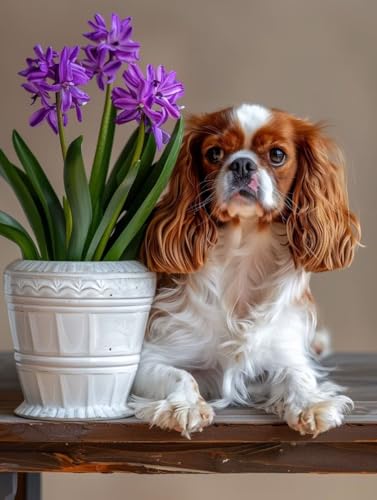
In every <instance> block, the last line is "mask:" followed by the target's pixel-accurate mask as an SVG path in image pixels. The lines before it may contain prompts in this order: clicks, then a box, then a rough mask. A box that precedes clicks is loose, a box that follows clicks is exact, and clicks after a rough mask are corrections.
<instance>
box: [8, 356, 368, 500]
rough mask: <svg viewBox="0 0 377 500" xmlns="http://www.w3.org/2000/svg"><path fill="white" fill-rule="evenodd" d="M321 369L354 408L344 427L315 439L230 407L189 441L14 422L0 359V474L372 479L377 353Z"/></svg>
mask: <svg viewBox="0 0 377 500" xmlns="http://www.w3.org/2000/svg"><path fill="white" fill-rule="evenodd" d="M324 364H325V365H326V366H335V367H336V370H335V371H334V372H333V375H332V378H333V379H334V380H336V381H337V382H338V383H340V384H342V385H345V386H347V387H348V388H349V389H348V394H349V395H350V396H351V398H352V399H353V400H354V401H355V403H356V408H355V410H354V412H353V413H352V414H351V415H349V416H348V417H347V419H346V423H345V425H343V426H342V427H340V428H337V429H333V430H331V431H329V432H327V433H325V434H321V435H320V436H318V437H317V438H316V439H312V438H311V437H310V436H304V437H302V436H300V435H299V434H298V433H296V432H294V431H292V430H291V429H289V428H288V427H287V425H285V424H284V423H281V422H279V420H278V419H277V418H276V417H274V416H273V415H265V414H263V413H261V412H257V411H254V410H252V409H249V408H231V409H227V410H225V411H222V412H221V413H219V414H218V415H217V417H216V420H215V423H214V425H212V426H211V427H209V428H207V429H205V430H204V431H203V432H202V433H197V434H194V435H193V436H192V439H191V441H189V440H187V439H185V438H182V437H181V436H180V435H179V434H178V433H176V432H166V431H162V430H160V429H157V428H153V429H149V428H148V425H146V424H144V423H142V422H140V421H138V420H136V419H134V418H128V419H124V420H113V421H97V422H69V423H67V422H56V421H55V422H53V421H52V422H47V421H38V420H26V419H22V418H19V417H16V416H15V415H13V413H12V410H13V409H14V408H15V407H16V406H17V405H18V404H19V403H20V401H21V398H22V396H21V392H20V388H19V385H18V381H17V376H16V372H15V367H14V362H13V358H12V355H11V354H0V472H17V473H25V472H34V473H35V472H37V473H39V472H49V471H51V472H119V471H122V472H138V473H176V472H186V473H187V472H197V473H205V472H221V473H224V472H342V473H344V472H348V473H351V472H369V473H373V472H377V353H376V354H336V355H333V356H331V357H330V358H327V359H326V361H325V363H324ZM23 477H24V476H21V478H23ZM19 498H21V497H19Z"/></svg>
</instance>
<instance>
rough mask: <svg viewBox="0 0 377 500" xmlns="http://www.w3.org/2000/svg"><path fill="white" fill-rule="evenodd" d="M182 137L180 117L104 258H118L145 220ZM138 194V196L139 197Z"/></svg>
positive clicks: (172, 165) (170, 169)
mask: <svg viewBox="0 0 377 500" xmlns="http://www.w3.org/2000/svg"><path fill="white" fill-rule="evenodd" d="M182 138H183V119H182V118H180V119H179V121H178V122H177V124H176V126H175V128H174V131H173V134H172V136H171V139H170V141H169V144H168V145H167V146H166V148H165V151H164V152H163V154H162V156H161V158H160V160H159V161H158V162H157V164H156V166H155V168H154V172H153V173H154V174H155V175H154V176H153V175H151V176H150V178H149V179H148V181H147V182H146V183H145V185H144V188H143V189H142V190H141V193H140V196H141V194H143V195H144V197H143V198H142V201H141V203H140V204H138V205H136V204H135V203H134V202H133V204H132V209H130V211H129V213H127V215H126V218H128V217H129V216H130V217H131V218H130V220H129V221H128V223H127V226H126V227H125V228H124V229H123V231H122V232H121V234H120V235H119V237H118V238H117V239H116V241H115V242H114V244H113V245H112V246H111V248H110V249H109V251H108V252H107V253H106V255H105V257H104V260H114V261H117V260H119V259H120V257H121V256H122V254H123V253H124V252H125V250H126V248H127V246H128V245H129V244H130V242H131V241H132V240H133V239H134V237H135V236H136V234H137V233H138V232H139V230H140V229H141V227H142V226H143V225H144V223H145V222H146V221H147V219H148V217H149V215H150V214H151V212H152V210H153V208H154V207H155V205H156V203H157V201H158V199H159V197H160V195H161V193H162V191H163V190H164V189H165V187H166V185H167V183H168V181H169V179H170V175H171V173H172V170H173V168H174V165H175V163H176V161H177V158H178V153H179V150H180V146H181V143H182ZM140 196H139V197H140ZM129 214H130V215H129Z"/></svg>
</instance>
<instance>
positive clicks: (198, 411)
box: [132, 393, 215, 439]
mask: <svg viewBox="0 0 377 500" xmlns="http://www.w3.org/2000/svg"><path fill="white" fill-rule="evenodd" d="M132 406H133V407H134V409H135V415H136V417H138V418H141V419H142V420H146V421H147V422H149V423H150V425H151V426H157V427H160V428H161V429H166V430H175V431H178V432H180V433H181V435H182V436H184V437H186V438H188V439H190V434H191V433H192V432H201V431H202V430H203V429H204V427H207V426H208V425H210V424H211V423H212V422H213V419H214V416H215V413H214V411H213V409H212V407H211V406H210V405H209V404H208V403H206V402H205V401H204V399H203V398H202V397H201V396H199V397H198V398H196V400H195V401H189V400H187V399H182V398H181V397H178V396H177V395H176V394H174V393H173V394H170V395H169V397H168V398H167V399H163V400H160V401H153V402H148V403H147V404H141V405H140V404H138V403H137V402H136V403H135V402H134V404H133V405H132Z"/></svg>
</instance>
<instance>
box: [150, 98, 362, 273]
mask: <svg viewBox="0 0 377 500" xmlns="http://www.w3.org/2000/svg"><path fill="white" fill-rule="evenodd" d="M251 217H254V218H257V219H258V222H259V223H260V224H259V226H260V227H261V228H263V227H265V225H266V224H270V223H271V222H274V221H280V222H282V223H284V224H285V226H286V233H287V238H288V243H289V245H290V249H291V252H292V255H293V258H294V261H295V263H296V266H301V267H303V268H305V269H306V270H307V271H313V272H319V271H326V270H331V269H337V268H342V267H345V266H348V265H349V264H350V263H351V261H352V259H353V255H354V249H355V246H356V245H357V243H358V242H359V239H360V228H359V223H358V220H357V218H356V217H355V215H354V214H352V213H351V212H350V210H349V206H348V197H347V191H346V185H345V180H344V168H343V163H342V159H341V155H340V153H339V150H338V148H337V146H336V145H335V144H334V142H332V141H331V140H330V139H329V138H327V137H326V136H325V135H324V134H323V131H322V127H321V125H318V124H312V123H310V122H308V121H306V120H301V119H298V118H296V117H294V116H292V115H289V114H288V113H285V112H283V111H279V110H269V109H266V108H264V107H262V106H258V105H249V104H243V105H241V106H239V107H237V108H228V109H225V110H222V111H218V112H215V113H209V114H204V115H200V116H194V117H192V118H191V119H190V120H189V122H188V126H187V130H186V134H185V138H184V141H183V145H182V150H181V152H180V156H179V159H178V162H177V165H176V166H175V169H174V172H173V175H172V179H171V181H170V184H169V188H168V191H167V193H166V194H165V196H164V197H163V198H162V200H161V202H160V203H159V204H158V206H157V208H156V210H155V212H154V216H153V218H152V221H151V223H150V225H149V227H148V230H147V234H146V238H145V242H144V245H143V250H142V257H143V260H144V261H145V263H146V264H147V265H148V267H149V268H150V269H151V270H154V271H157V272H164V273H173V274H175V273H180V274H181V273H190V272H194V271H196V270H198V269H199V268H200V267H201V266H202V265H203V264H204V262H205V261H206V257H207V254H208V251H209V249H210V248H211V247H212V246H213V245H214V244H215V243H216V241H217V232H218V227H219V226H220V225H223V224H227V223H234V222H237V221H239V220H240V219H243V218H251Z"/></svg>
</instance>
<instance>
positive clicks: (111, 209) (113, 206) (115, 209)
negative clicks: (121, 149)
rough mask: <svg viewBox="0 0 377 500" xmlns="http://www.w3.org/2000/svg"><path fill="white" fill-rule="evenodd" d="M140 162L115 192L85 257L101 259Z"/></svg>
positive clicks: (87, 258)
mask: <svg viewBox="0 0 377 500" xmlns="http://www.w3.org/2000/svg"><path fill="white" fill-rule="evenodd" d="M139 164H140V160H139V161H137V162H136V163H135V165H133V166H132V167H131V169H130V170H129V171H128V174H127V175H126V178H125V179H124V180H123V182H122V183H121V184H120V185H119V186H118V189H117V190H116V191H115V193H114V194H113V196H112V198H111V200H110V202H109V204H108V206H107V208H106V211H105V213H104V215H103V217H102V220H101V223H100V224H99V226H98V228H97V231H96V232H95V234H94V236H93V239H92V241H91V243H90V246H89V249H88V252H87V254H86V257H85V258H86V260H92V259H93V260H100V259H101V257H102V254H103V252H104V250H105V248H106V245H107V242H108V241H109V238H110V236H111V233H112V231H113V229H114V227H115V224H116V222H117V220H118V217H119V215H120V213H121V212H122V210H123V207H124V204H125V201H126V199H127V197H128V195H129V192H130V189H131V187H132V185H133V183H134V181H135V178H136V176H137V173H138V169H139Z"/></svg>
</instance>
